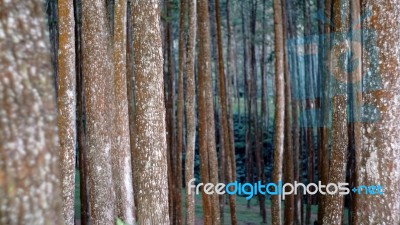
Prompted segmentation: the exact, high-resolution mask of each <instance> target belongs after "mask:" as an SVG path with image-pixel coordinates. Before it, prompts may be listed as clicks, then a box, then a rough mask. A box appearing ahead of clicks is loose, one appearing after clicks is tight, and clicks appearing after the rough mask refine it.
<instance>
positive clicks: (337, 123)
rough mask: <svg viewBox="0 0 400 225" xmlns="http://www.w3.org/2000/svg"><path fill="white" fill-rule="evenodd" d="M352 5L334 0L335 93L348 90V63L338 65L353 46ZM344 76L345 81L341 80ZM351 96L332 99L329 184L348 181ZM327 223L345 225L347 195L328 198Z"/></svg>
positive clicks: (331, 57) (324, 217)
mask: <svg viewBox="0 0 400 225" xmlns="http://www.w3.org/2000/svg"><path fill="white" fill-rule="evenodd" d="M349 6H350V3H349V2H344V1H340V0H333V9H332V12H333V15H334V16H333V19H334V24H335V29H334V31H335V32H338V35H337V37H338V38H335V39H334V40H333V41H334V44H333V47H332V49H331V52H330V57H329V59H330V62H331V63H332V66H333V67H332V73H333V76H334V77H335V78H334V82H332V83H333V85H334V86H332V89H333V90H334V93H340V90H347V76H348V73H347V71H348V70H347V66H348V64H347V62H344V68H345V69H341V67H340V66H339V65H338V61H339V60H338V59H339V57H340V55H341V54H342V53H343V52H346V51H349V50H350V44H351V43H349V42H348V39H347V38H346V35H347V33H346V31H347V29H348V23H349V15H350V14H349V13H350V11H349V9H350V8H349ZM340 77H344V78H345V79H344V81H343V80H340ZM347 147H348V132H347V93H345V94H344V95H343V94H336V95H335V96H333V98H332V150H331V159H330V165H331V166H330V167H329V178H328V183H335V184H337V183H344V182H346V168H347ZM324 207H325V208H324V215H323V222H324V224H342V221H343V218H344V196H343V195H340V194H339V193H338V194H335V195H329V194H328V195H326V196H325V202H324Z"/></svg>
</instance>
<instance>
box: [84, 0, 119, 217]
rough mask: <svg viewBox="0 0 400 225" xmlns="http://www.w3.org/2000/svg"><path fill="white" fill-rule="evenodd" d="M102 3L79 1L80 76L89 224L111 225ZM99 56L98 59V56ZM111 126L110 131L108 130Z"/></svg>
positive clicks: (108, 72) (107, 46)
mask: <svg viewBox="0 0 400 225" xmlns="http://www.w3.org/2000/svg"><path fill="white" fill-rule="evenodd" d="M106 12H107V9H106V4H105V3H104V2H103V1H96V2H92V1H87V0H83V1H82V29H83V33H82V34H83V36H82V42H83V46H84V48H83V49H82V51H83V60H84V63H83V76H84V80H85V94H86V128H87V139H86V143H87V164H88V171H87V172H88V174H87V175H88V176H87V178H88V182H89V183H88V185H89V189H88V190H89V202H90V207H89V208H90V216H91V223H93V224H110V223H114V220H115V217H114V202H115V194H114V189H113V179H112V168H111V167H112V166H111V149H112V144H113V143H112V134H113V132H114V129H113V128H112V127H113V126H112V117H111V115H112V113H111V111H112V108H111V103H112V99H113V98H112V95H113V93H112V89H111V88H110V84H111V85H112V84H113V79H112V78H113V75H112V74H113V70H112V51H111V47H112V46H111V42H110V41H111V35H110V30H109V26H108V21H107V13H106ZM99 56H101V57H99ZM110 127H111V129H110Z"/></svg>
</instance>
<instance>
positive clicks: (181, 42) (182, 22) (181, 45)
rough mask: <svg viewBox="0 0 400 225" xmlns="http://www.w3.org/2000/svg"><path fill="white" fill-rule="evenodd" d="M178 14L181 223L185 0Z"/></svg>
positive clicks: (177, 192) (178, 212) (179, 203)
mask: <svg viewBox="0 0 400 225" xmlns="http://www.w3.org/2000/svg"><path fill="white" fill-rule="evenodd" d="M180 7H181V8H180V16H179V74H178V109H177V110H178V113H177V142H176V188H175V194H174V197H175V200H174V202H175V211H176V224H177V225H181V224H182V220H183V215H182V151H183V107H184V106H183V105H184V104H183V72H184V65H185V60H186V56H185V15H186V1H185V0H181V6H180Z"/></svg>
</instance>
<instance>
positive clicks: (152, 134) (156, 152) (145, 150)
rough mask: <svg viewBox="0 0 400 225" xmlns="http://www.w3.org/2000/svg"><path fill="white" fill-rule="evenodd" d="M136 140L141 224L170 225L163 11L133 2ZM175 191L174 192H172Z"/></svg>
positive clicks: (135, 174) (134, 155)
mask: <svg viewBox="0 0 400 225" xmlns="http://www.w3.org/2000/svg"><path fill="white" fill-rule="evenodd" d="M132 15H134V18H133V33H134V37H133V48H134V63H135V67H134V74H135V89H136V92H135V95H136V102H135V106H136V121H135V122H136V123H135V124H136V127H137V133H136V135H135V136H136V140H137V141H135V146H134V149H133V152H132V158H133V177H134V182H133V184H134V190H135V192H134V194H135V195H136V197H135V200H137V201H136V205H137V218H136V219H137V222H138V224H165V225H166V224H169V223H170V222H169V214H168V189H167V188H166V187H168V177H167V142H166V134H165V132H166V126H165V105H164V94H163V92H162V91H160V90H162V88H163V72H162V71H163V68H162V65H163V58H162V44H161V35H160V34H161V33H160V23H159V16H160V8H159V3H158V2H157V1H153V2H150V1H146V2H143V1H139V0H134V1H132ZM170 191H172V190H170Z"/></svg>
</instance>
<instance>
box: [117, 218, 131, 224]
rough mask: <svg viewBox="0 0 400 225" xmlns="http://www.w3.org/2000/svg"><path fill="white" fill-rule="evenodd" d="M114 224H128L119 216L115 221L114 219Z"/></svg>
mask: <svg viewBox="0 0 400 225" xmlns="http://www.w3.org/2000/svg"><path fill="white" fill-rule="evenodd" d="M115 225H128V224H127V223H125V222H124V221H122V220H121V219H120V218H117V221H115Z"/></svg>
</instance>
